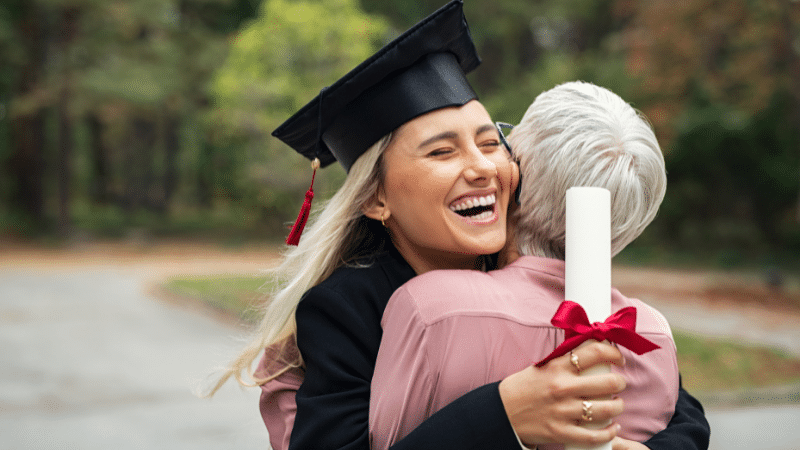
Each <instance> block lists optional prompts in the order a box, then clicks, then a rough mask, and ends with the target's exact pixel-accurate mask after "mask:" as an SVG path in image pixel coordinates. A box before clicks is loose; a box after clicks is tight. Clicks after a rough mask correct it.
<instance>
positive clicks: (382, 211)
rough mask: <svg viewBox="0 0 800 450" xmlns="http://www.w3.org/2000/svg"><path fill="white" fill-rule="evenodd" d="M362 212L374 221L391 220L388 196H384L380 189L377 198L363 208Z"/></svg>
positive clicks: (373, 198) (374, 197)
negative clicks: (387, 202) (387, 201)
mask: <svg viewBox="0 0 800 450" xmlns="http://www.w3.org/2000/svg"><path fill="white" fill-rule="evenodd" d="M361 212H363V213H364V215H365V216H367V217H369V218H370V219H374V220H383V221H386V219H388V218H389V216H390V215H391V212H389V206H388V205H387V204H386V196H385V195H384V194H383V190H382V189H379V190H378V192H377V193H376V194H375V196H373V197H372V199H370V201H369V202H367V204H366V205H364V206H363V207H362V208H361Z"/></svg>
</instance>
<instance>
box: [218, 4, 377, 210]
mask: <svg viewBox="0 0 800 450" xmlns="http://www.w3.org/2000/svg"><path fill="white" fill-rule="evenodd" d="M386 32H387V24H386V22H385V21H384V20H383V19H382V18H380V17H377V16H372V15H368V14H365V13H363V12H361V11H360V9H359V8H358V6H357V3H356V1H355V0H323V1H288V0H268V1H265V2H264V3H263V4H262V6H261V9H260V10H259V14H258V17H257V18H256V19H255V20H253V21H252V22H250V23H249V24H248V25H247V26H246V27H244V28H243V29H242V30H240V31H239V32H238V33H237V34H236V35H235V37H234V38H233V39H232V43H231V48H230V54H229V55H228V58H227V60H226V61H225V64H224V65H223V66H222V67H221V68H220V69H219V70H218V71H217V72H216V75H215V77H214V80H213V83H212V85H211V94H212V99H213V100H212V101H213V108H212V109H211V110H210V111H209V113H208V114H207V116H206V124H207V127H208V128H209V129H211V130H212V133H211V136H212V138H213V142H212V143H213V145H215V146H220V147H222V146H225V147H228V148H230V149H231V151H237V150H234V149H235V148H238V149H239V150H238V151H240V152H242V153H241V156H240V157H239V158H241V159H240V161H239V163H240V166H241V167H246V170H245V171H244V172H243V173H242V176H243V179H244V180H245V182H246V183H247V184H248V186H249V189H251V191H252V192H253V193H254V194H255V196H256V198H257V199H258V202H257V203H258V205H259V207H261V208H264V209H265V210H267V211H270V212H271V213H272V214H277V215H278V216H279V217H281V218H282V219H283V220H284V221H288V220H293V219H294V215H296V214H297V209H298V208H299V204H300V200H298V199H300V198H302V192H303V191H304V190H305V189H307V187H308V183H309V181H310V171H309V169H308V162H307V161H305V160H303V159H302V158H300V157H299V156H298V155H297V153H295V152H294V151H293V150H291V149H290V148H288V147H287V146H285V145H283V144H280V143H278V142H277V140H275V139H274V138H271V137H269V136H270V133H271V132H272V130H274V129H275V128H277V126H278V125H280V123H282V122H283V121H284V120H286V119H287V118H288V117H289V116H290V115H291V114H293V113H294V112H295V111H297V110H298V109H299V108H300V107H302V106H303V105H304V104H306V103H307V102H308V101H310V100H311V99H312V98H314V97H315V96H316V95H317V94H318V93H319V90H320V88H321V87H323V86H326V85H329V84H331V83H333V82H334V81H336V80H337V79H338V78H340V77H341V76H343V75H344V74H346V73H347V72H348V71H350V70H351V69H352V68H354V67H355V66H356V65H357V64H359V63H360V62H361V61H363V60H364V59H366V58H367V57H369V56H370V55H371V54H372V53H374V52H375V51H376V50H377V49H378V48H379V47H380V46H381V45H382V43H383V42H384V40H385V38H386ZM337 170H339V171H340V169H335V168H334V169H326V170H325V171H323V172H326V175H321V177H320V178H321V179H320V180H319V185H318V186H317V189H318V191H320V192H325V191H326V190H329V188H330V186H331V182H330V181H329V180H331V177H333V180H334V181H338V180H341V173H340V172H339V173H336V171H337ZM330 172H334V173H330Z"/></svg>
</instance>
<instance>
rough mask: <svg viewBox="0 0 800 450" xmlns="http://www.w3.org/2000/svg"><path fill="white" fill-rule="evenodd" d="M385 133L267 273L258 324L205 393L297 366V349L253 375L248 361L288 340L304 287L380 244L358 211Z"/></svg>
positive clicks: (373, 178)
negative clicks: (266, 296) (269, 283)
mask: <svg viewBox="0 0 800 450" xmlns="http://www.w3.org/2000/svg"><path fill="white" fill-rule="evenodd" d="M391 136H392V135H391V134H389V135H387V136H385V137H383V138H382V139H381V140H379V141H378V142H377V143H375V144H373V145H372V147H370V148H369V149H368V150H367V151H366V152H364V154H362V155H361V156H360V157H359V158H358V159H357V160H356V162H355V163H354V164H353V166H352V167H351V168H350V171H349V172H348V174H347V178H346V179H345V181H344V183H343V184H342V187H341V188H339V190H338V191H337V192H336V194H334V195H333V197H331V199H330V200H328V202H327V203H326V204H325V206H324V207H323V208H322V209H321V211H320V212H319V214H318V215H317V214H315V218H314V219H313V223H311V224H309V227H308V228H306V230H305V232H304V233H303V238H302V239H301V240H300V243H299V245H297V247H289V248H288V249H287V251H286V252H285V254H284V258H283V261H282V262H281V264H280V265H279V266H278V267H276V268H274V269H272V270H270V271H269V274H270V275H271V276H273V277H274V281H275V284H276V288H275V289H274V291H273V293H272V295H271V299H270V300H269V301H268V303H267V304H266V305H265V306H264V309H263V319H262V320H261V324H260V325H259V327H258V330H257V331H256V333H255V336H254V337H253V338H252V340H251V341H250V343H249V344H248V345H247V346H245V348H244V349H243V350H242V351H241V352H240V353H239V355H238V356H237V357H236V358H235V359H234V360H233V361H232V362H231V364H230V365H229V366H228V367H226V368H225V369H224V371H223V373H222V376H221V377H220V379H219V380H218V381H217V382H216V384H215V385H214V386H213V387H212V388H211V389H210V391H209V393H208V394H207V395H208V396H211V395H213V394H214V393H215V392H216V391H217V390H218V389H219V388H220V387H222V385H223V384H225V382H226V381H228V379H230V378H231V377H234V378H235V379H236V381H238V382H239V383H240V384H242V385H244V386H255V385H260V384H263V383H265V382H267V381H269V380H271V379H273V378H275V377H277V376H278V375H280V374H282V373H283V372H285V371H287V370H289V369H290V368H292V367H298V366H300V365H302V360H301V359H300V355H299V353H297V352H284V351H283V349H284V347H281V349H280V350H278V351H277V352H271V353H270V356H274V357H275V360H274V361H267V363H268V365H269V366H270V367H271V369H273V370H270V373H269V374H268V375H267V376H266V377H258V376H256V375H255V374H254V372H253V362H254V361H255V360H256V359H257V358H258V357H259V356H260V355H261V353H262V352H263V351H264V349H265V348H266V347H269V346H273V345H283V346H285V345H286V344H287V343H291V341H290V340H291V339H294V333H295V331H296V329H297V325H296V323H295V320H294V313H295V311H296V310H297V305H298V304H299V303H300V299H301V298H302V296H303V294H304V293H305V292H306V291H307V290H308V289H310V288H311V287H313V286H315V285H317V284H319V283H320V282H322V281H323V280H325V279H326V278H327V277H329V276H330V275H331V274H332V273H333V271H334V270H336V269H337V268H339V267H341V266H343V265H345V264H346V263H348V262H350V261H352V260H354V259H356V258H358V257H359V256H366V255H369V254H372V253H375V252H378V251H380V250H382V249H383V248H384V247H385V246H386V244H387V242H388V240H389V236H388V233H386V231H385V230H384V228H383V227H382V226H380V224H377V225H376V224H375V223H374V222H376V221H374V220H372V219H368V218H367V217H366V216H364V214H363V212H362V209H363V208H364V207H365V206H366V205H368V204H369V202H371V201H373V199H374V198H375V196H376V194H377V192H378V189H379V188H380V186H381V183H382V181H383V154H384V151H385V150H386V148H387V147H388V146H389V143H390V141H391ZM276 366H277V370H274V369H275V368H276ZM243 372H247V376H248V378H249V379H250V380H252V382H248V381H246V380H245V378H244V377H243V376H242V374H243Z"/></svg>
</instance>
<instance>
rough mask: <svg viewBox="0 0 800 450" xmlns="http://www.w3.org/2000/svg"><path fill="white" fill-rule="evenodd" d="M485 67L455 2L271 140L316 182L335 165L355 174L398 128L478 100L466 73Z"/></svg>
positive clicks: (300, 224) (343, 80)
mask: <svg viewBox="0 0 800 450" xmlns="http://www.w3.org/2000/svg"><path fill="white" fill-rule="evenodd" d="M479 64H480V58H479V57H478V53H477V50H476V49H475V45H474V43H473V42H472V37H471V36H470V32H469V27H468V25H467V21H466V18H465V17H464V13H463V1H462V0H454V1H451V2H449V3H448V4H446V5H445V6H443V7H441V8H440V9H439V10H437V11H436V12H434V13H433V14H431V15H430V16H428V17H427V18H425V19H423V20H422V21H420V22H419V23H417V24H416V25H414V26H413V27H412V28H410V29H409V30H408V31H406V32H405V33H403V34H401V35H400V36H399V37H397V38H396V39H395V40H393V41H392V42H390V43H389V44H387V45H386V46H384V47H383V48H382V49H380V50H379V51H378V52H377V53H375V54H374V55H372V56H371V57H370V58H369V59H367V60H366V61H364V62H362V63H361V64H359V65H358V66H357V67H356V68H355V69H353V70H351V71H350V72H349V73H347V74H346V75H345V76H343V77H342V78H341V79H339V80H338V81H336V82H335V83H333V84H332V85H331V86H328V87H327V88H323V89H322V91H321V92H320V93H319V95H318V96H317V97H315V98H314V99H313V100H311V102H309V103H308V104H307V105H305V106H304V107H302V108H301V109H300V110H299V111H297V112H296V113H295V114H294V115H293V116H292V117H290V118H289V119H288V120H287V121H286V122H284V123H283V124H282V125H281V126H279V127H278V128H277V129H275V131H273V132H272V135H273V136H275V137H277V138H278V139H280V140H281V141H283V142H285V143H286V144H288V145H289V146H290V147H292V148H293V149H294V150H296V151H297V152H298V153H300V154H301V155H303V156H305V157H306V158H308V159H310V160H312V161H313V164H312V167H313V168H314V170H315V174H316V168H317V167H325V166H327V165H329V164H331V163H332V162H334V161H339V163H340V164H342V166H344V168H345V170H347V171H349V170H350V167H351V166H352V165H353V163H354V162H355V161H356V160H357V159H358V157H359V156H361V155H362V154H363V153H364V152H365V151H367V149H369V148H370V147H371V146H372V145H373V144H375V143H376V142H378V140H380V139H381V138H382V137H384V136H386V135H387V134H389V133H390V132H392V131H394V130H395V129H397V128H398V127H399V126H400V125H403V124H404V123H406V122H408V121H409V120H411V119H414V118H415V117H418V116H421V115H423V114H425V113H427V112H431V111H435V110H437V109H441V108H446V107H449V106H462V105H464V104H466V103H467V102H469V101H470V100H473V99H475V98H477V95H476V94H475V92H474V91H473V90H472V87H471V86H470V85H469V82H468V81H467V79H466V73H468V72H470V71H471V70H473V69H474V68H476V67H477V66H478V65H479ZM311 183H312V187H313V176H312V182H311ZM311 198H313V189H311V188H309V191H308V192H307V193H306V201H305V202H304V205H303V209H302V210H301V212H300V216H298V220H297V223H295V227H294V229H293V230H292V233H291V234H290V236H289V238H288V239H287V243H289V244H292V243H294V244H296V243H297V241H298V240H299V234H300V232H302V227H303V226H304V225H305V220H306V219H307V217H308V210H310V202H311ZM298 227H299V230H298ZM295 234H296V238H295V237H293V236H294V235H295ZM290 241H292V242H290Z"/></svg>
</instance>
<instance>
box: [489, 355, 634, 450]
mask: <svg viewBox="0 0 800 450" xmlns="http://www.w3.org/2000/svg"><path fill="white" fill-rule="evenodd" d="M573 353H575V354H576V355H578V360H579V361H580V367H581V369H582V370H586V369H588V368H590V367H593V366H595V365H597V364H616V365H622V364H623V359H622V354H621V353H620V352H619V350H618V349H616V348H615V347H612V346H611V345H609V344H605V343H599V342H592V343H590V344H589V345H585V346H583V347H581V348H579V349H577V350H574V351H573ZM624 389H625V379H624V378H623V377H622V376H621V375H619V374H615V373H605V374H600V375H591V376H579V375H578V370H577V369H576V367H575V366H574V365H573V364H572V363H571V362H570V355H569V354H566V355H564V356H561V357H558V358H555V359H553V360H552V361H550V362H548V363H547V364H545V365H544V366H542V367H540V368H537V367H534V366H530V367H528V368H526V369H524V370H522V371H520V372H517V373H515V374H512V375H510V376H508V377H507V378H505V379H504V380H503V381H501V382H500V398H501V399H502V401H503V406H504V407H505V410H506V414H507V415H508V418H509V421H510V422H511V426H512V427H514V430H515V431H516V432H517V435H518V436H519V437H520V439H521V440H522V442H523V443H524V444H525V445H527V446H533V445H536V444H548V443H559V444H571V445H582V446H596V445H599V444H603V443H606V442H608V441H610V440H612V439H613V438H614V437H616V435H617V431H618V430H619V426H618V425H616V424H611V425H609V426H607V427H605V428H601V429H598V430H591V429H588V428H585V427H582V426H580V423H581V421H582V420H581V416H582V415H583V401H584V400H586V399H593V400H591V402H592V417H593V419H594V420H596V421H597V422H603V421H607V420H611V419H613V418H614V417H616V416H618V415H619V414H620V413H622V410H623V409H624V405H623V402H622V400H621V399H611V400H606V399H605V398H609V397H611V396H612V395H614V394H618V393H619V392H622V391H623V390H624ZM596 398H602V399H599V400H594V399H596Z"/></svg>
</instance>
